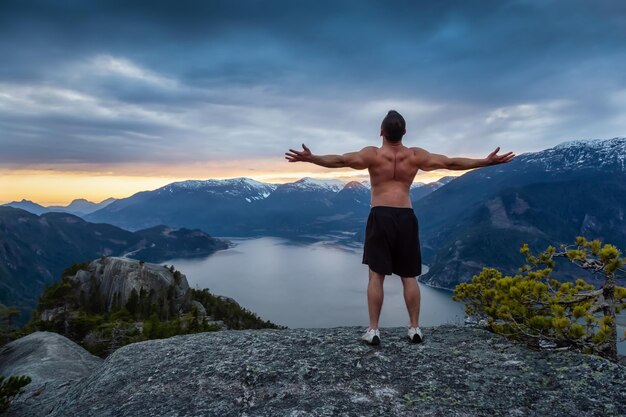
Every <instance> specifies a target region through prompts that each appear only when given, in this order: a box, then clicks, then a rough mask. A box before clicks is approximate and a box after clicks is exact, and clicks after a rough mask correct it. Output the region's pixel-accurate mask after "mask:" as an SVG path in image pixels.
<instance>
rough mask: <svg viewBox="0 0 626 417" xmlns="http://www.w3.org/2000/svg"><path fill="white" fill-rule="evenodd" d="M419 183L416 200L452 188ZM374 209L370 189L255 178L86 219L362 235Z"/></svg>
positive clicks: (144, 199) (171, 188)
mask: <svg viewBox="0 0 626 417" xmlns="http://www.w3.org/2000/svg"><path fill="white" fill-rule="evenodd" d="M453 178H454V177H444V178H441V179H440V180H439V181H436V182H433V183H429V184H423V183H416V184H414V185H413V187H412V188H411V197H412V198H413V199H415V200H418V199H420V198H422V197H423V196H425V195H427V194H428V193H430V192H432V191H433V190H436V189H437V188H439V187H442V186H443V185H445V184H447V183H448V182H450V181H451V180H452V179H453ZM369 208H370V190H369V183H367V182H364V183H360V182H356V181H352V182H349V183H347V184H343V183H342V182H340V181H336V180H330V181H328V180H318V179H313V178H302V179H300V180H298V181H295V182H292V183H286V184H268V183H262V182H259V181H255V180H252V179H249V178H233V179H226V180H203V181H199V180H189V181H181V182H175V183H172V184H168V185H166V186H164V187H161V188H158V189H156V190H152V191H143V192H139V193H136V194H134V195H132V196H130V197H128V198H123V199H119V200H117V201H115V202H113V203H111V204H109V205H108V206H106V207H105V208H102V209H100V210H98V211H95V212H93V213H91V214H89V215H87V216H85V219H87V220H89V221H94V222H104V223H110V224H114V225H117V226H119V227H123V228H126V229H128V230H137V229H141V228H145V227H150V226H153V225H156V224H167V225H170V226H172V227H193V228H199V229H202V230H205V231H207V232H209V233H211V234H212V235H215V236H264V235H273V236H288V237H302V236H305V235H322V234H332V233H341V234H343V235H344V236H357V238H358V237H359V236H360V234H362V232H363V231H362V229H363V227H364V224H365V220H366V217H367V212H368V211H369Z"/></svg>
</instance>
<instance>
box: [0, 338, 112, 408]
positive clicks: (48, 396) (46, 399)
mask: <svg viewBox="0 0 626 417" xmlns="http://www.w3.org/2000/svg"><path fill="white" fill-rule="evenodd" d="M101 363H102V359H101V358H98V357H97V356H94V355H92V354H91V353H89V352H87V351H86V350H85V349H83V348H82V347H81V346H79V345H77V344H76V343H74V342H72V341H71V340H70V339H68V338H66V337H65V336H61V335H60V334H57V333H52V332H35V333H31V334H29V335H27V336H24V337H22V338H19V339H17V340H14V341H12V342H10V343H7V344H6V345H4V346H2V348H0V375H2V376H5V377H7V378H8V377H9V376H12V375H28V376H30V377H31V382H30V383H29V384H28V385H26V386H25V387H24V388H22V393H21V394H20V395H19V396H17V397H16V398H15V399H14V400H13V402H12V403H11V406H10V407H9V410H8V413H7V414H6V415H7V416H28V417H39V416H45V415H47V414H48V412H49V411H50V408H51V407H52V405H54V404H55V403H56V402H57V401H58V400H59V398H60V397H62V396H63V395H64V394H65V393H66V392H67V391H68V389H69V388H70V387H71V386H72V385H73V384H76V383H77V382H78V381H79V380H80V379H82V378H84V377H86V376H88V375H91V374H92V372H93V371H94V369H96V368H98V366H100V364H101Z"/></svg>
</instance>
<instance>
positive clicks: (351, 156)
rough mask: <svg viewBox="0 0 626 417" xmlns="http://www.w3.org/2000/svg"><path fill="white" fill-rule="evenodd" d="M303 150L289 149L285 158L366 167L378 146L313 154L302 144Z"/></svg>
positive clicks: (340, 165) (344, 166)
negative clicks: (353, 150) (342, 151)
mask: <svg viewBox="0 0 626 417" xmlns="http://www.w3.org/2000/svg"><path fill="white" fill-rule="evenodd" d="M302 149H303V151H296V150H295V149H289V152H286V153H285V155H286V156H285V159H286V160H288V161H289V162H310V163H312V164H315V165H319V166H323V167H326V168H348V167H349V168H353V169H365V168H368V167H369V166H370V163H371V160H372V158H373V157H374V156H375V155H376V150H375V149H376V148H375V147H374V146H368V147H365V148H363V149H361V150H360V151H358V152H348V153H344V154H343V155H313V153H312V152H311V150H310V149H309V148H307V146H306V145H305V144H304V143H303V144H302Z"/></svg>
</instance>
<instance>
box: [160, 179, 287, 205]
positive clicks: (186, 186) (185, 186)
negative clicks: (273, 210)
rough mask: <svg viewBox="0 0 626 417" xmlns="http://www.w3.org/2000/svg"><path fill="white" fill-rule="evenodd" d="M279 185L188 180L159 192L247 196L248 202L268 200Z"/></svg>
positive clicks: (251, 180)
mask: <svg viewBox="0 0 626 417" xmlns="http://www.w3.org/2000/svg"><path fill="white" fill-rule="evenodd" d="M276 187H277V185H275V184H268V183H264V182H260V181H256V180H253V179H251V178H245V177H239V178H228V179H222V180H216V179H208V180H186V181H178V182H173V183H171V184H168V185H166V186H164V187H161V188H160V189H159V191H163V192H170V193H172V192H175V191H184V190H187V191H205V192H208V193H212V194H226V195H232V196H245V199H246V201H248V202H250V201H251V200H261V199H264V198H267V197H268V196H269V195H270V194H271V193H272V191H274V190H275V189H276Z"/></svg>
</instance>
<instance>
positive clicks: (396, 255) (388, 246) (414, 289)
mask: <svg viewBox="0 0 626 417" xmlns="http://www.w3.org/2000/svg"><path fill="white" fill-rule="evenodd" d="M405 133H406V123H405V121H404V118H403V117H402V116H401V115H400V113H398V112H397V111H395V110H391V111H389V113H387V116H385V118H384V119H383V122H382V124H381V128H380V136H382V138H383V143H382V146H381V147H380V148H378V147H376V146H367V147H365V148H363V149H361V150H360V151H358V152H349V153H345V154H343V155H314V154H313V153H311V150H310V149H309V148H307V147H306V145H305V144H302V149H303V150H302V151H296V150H294V149H289V152H287V153H285V155H286V156H285V159H287V160H288V161H289V162H311V163H313V164H316V165H320V166H323V167H326V168H345V167H349V168H353V169H366V168H367V170H368V171H369V175H370V183H371V187H372V191H371V210H370V214H369V217H368V219H367V226H366V230H365V245H364V248H363V263H364V264H367V265H368V266H369V284H368V286H367V307H368V312H369V321H370V324H369V327H368V328H367V330H366V332H365V334H364V335H363V336H362V337H361V338H362V339H363V340H365V341H366V342H368V343H370V344H373V345H377V344H380V333H379V330H378V319H379V317H380V310H381V308H382V305H383V281H384V279H385V276H386V275H391V274H396V275H399V276H400V277H401V279H402V285H403V287H404V301H405V302H406V307H407V310H408V313H409V321H410V322H409V326H408V327H409V330H408V337H409V339H410V340H411V341H412V342H416V343H417V342H421V341H422V339H423V335H422V331H421V330H420V328H419V311H420V290H419V286H418V284H417V279H416V278H417V276H419V275H421V273H422V259H421V252H420V243H419V232H418V222H417V217H416V216H415V213H414V211H413V208H412V206H411V199H410V197H409V189H410V187H411V184H412V183H413V180H414V179H415V175H416V174H417V171H418V170H420V169H421V170H422V171H432V170H435V169H451V170H466V169H472V168H480V167H484V166H488V165H495V164H501V163H505V162H509V161H511V160H512V159H513V157H514V156H515V155H514V154H513V152H508V153H505V154H503V155H497V153H498V151H499V150H500V148H499V147H497V148H496V149H495V150H494V151H493V152H491V153H490V154H489V155H488V156H487V157H486V158H484V159H472V158H450V157H447V156H445V155H440V154H435V153H430V152H428V151H426V150H425V149H422V148H417V147H413V148H407V147H406V146H404V144H403V143H402V136H404V134H405Z"/></svg>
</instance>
